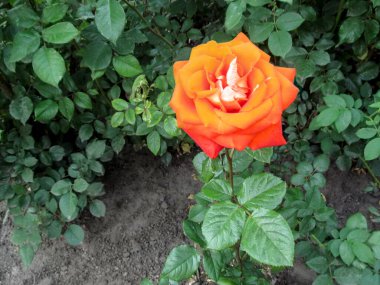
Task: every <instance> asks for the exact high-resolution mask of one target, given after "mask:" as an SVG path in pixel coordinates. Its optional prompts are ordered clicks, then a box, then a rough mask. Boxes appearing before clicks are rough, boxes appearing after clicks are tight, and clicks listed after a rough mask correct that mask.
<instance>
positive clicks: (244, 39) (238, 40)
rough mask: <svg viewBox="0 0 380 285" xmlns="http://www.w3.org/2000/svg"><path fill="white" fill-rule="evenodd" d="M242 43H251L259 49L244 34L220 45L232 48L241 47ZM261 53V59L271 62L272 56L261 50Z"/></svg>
mask: <svg viewBox="0 0 380 285" xmlns="http://www.w3.org/2000/svg"><path fill="white" fill-rule="evenodd" d="M241 43H250V44H251V45H253V46H254V47H256V48H257V46H256V45H255V44H253V43H252V42H251V40H250V39H249V38H248V37H247V36H246V35H245V34H243V33H239V34H238V35H237V36H236V37H235V38H234V39H233V40H232V41H229V42H226V43H222V44H220V45H227V46H230V47H232V46H236V45H240V44H241ZM258 49H259V48H258ZM259 52H260V56H261V59H263V60H265V61H269V60H270V56H269V55H268V54H267V53H265V52H264V51H262V50H261V49H259Z"/></svg>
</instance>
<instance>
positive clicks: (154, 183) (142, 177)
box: [0, 151, 378, 285]
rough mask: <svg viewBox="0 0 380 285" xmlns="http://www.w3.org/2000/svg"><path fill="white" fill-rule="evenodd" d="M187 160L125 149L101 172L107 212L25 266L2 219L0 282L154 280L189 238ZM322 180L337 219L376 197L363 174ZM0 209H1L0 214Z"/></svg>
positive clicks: (292, 283)
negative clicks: (74, 241) (165, 160)
mask: <svg viewBox="0 0 380 285" xmlns="http://www.w3.org/2000/svg"><path fill="white" fill-rule="evenodd" d="M191 160H192V157H191V156H185V157H181V158H180V159H173V163H172V164H171V166H169V167H164V166H163V165H162V164H161V163H160V161H159V159H157V158H154V157H153V156H152V155H151V154H149V153H146V152H139V153H131V152H128V151H127V152H124V153H122V154H121V155H120V156H119V157H118V159H117V160H115V161H114V162H113V163H111V165H110V167H109V169H108V170H107V174H106V177H105V181H104V183H105V184H106V195H105V196H104V197H103V201H104V202H105V204H106V206H107V214H106V217H104V218H101V219H95V218H92V217H91V216H90V215H89V214H85V215H84V217H83V218H81V220H80V221H79V223H80V224H81V225H83V226H84V228H85V230H86V238H85V242H84V243H83V245H81V246H79V247H71V246H68V245H66V244H65V243H64V242H63V241H62V240H58V241H48V242H45V243H44V244H43V246H42V248H41V249H40V250H39V252H38V253H37V255H36V257H35V260H34V262H33V264H32V266H31V267H30V268H29V269H28V270H23V268H22V266H21V263H20V260H19V258H18V253H17V251H16V249H15V247H13V246H12V245H11V244H10V242H9V235H10V230H11V224H10V222H9V221H8V222H7V223H6V224H5V225H3V226H2V227H1V224H0V284H1V285H13V284H14V285H21V284H23V285H29V284H36V285H52V284H58V285H59V284H81V285H82V284H88V285H90V284H96V285H98V284H131V285H138V284H139V281H140V280H141V279H142V278H144V277H150V278H152V279H154V280H157V278H158V276H159V273H160V270H161V268H162V265H163V263H164V261H165V258H166V256H167V254H168V253H169V251H170V250H171V249H172V248H173V247H175V246H176V245H179V244H182V243H185V242H186V239H185V237H184V235H183V233H182V225H181V222H182V220H183V219H184V218H185V216H186V214H187V209H188V207H189V205H190V203H191V201H190V200H189V199H188V196H189V195H190V194H191V193H196V192H197V191H198V190H199V187H200V183H199V182H197V181H195V180H194V178H193V174H194V170H193V167H192V163H191ZM327 181H328V185H327V187H326V189H325V190H324V194H325V196H326V198H327V201H328V203H329V204H330V205H332V206H334V207H335V208H336V209H337V213H338V216H339V218H340V221H344V220H345V217H347V215H349V214H351V213H354V212H356V211H358V210H360V211H363V212H367V210H366V209H367V207H368V205H370V204H372V205H373V204H375V203H378V199H376V198H375V197H371V196H370V195H364V194H363V192H362V189H364V188H365V187H366V186H367V184H368V181H369V180H368V178H367V177H366V176H365V175H358V174H355V173H353V172H346V173H344V172H339V171H337V170H336V169H332V170H330V171H329V173H328V175H327ZM342 193H343V194H342ZM377 205H378V204H377ZM3 210H4V209H3ZM1 212H2V211H1V208H0V220H2V217H3V216H4V212H3V213H1ZM312 278H313V275H312V273H311V272H310V271H308V270H307V269H306V268H304V266H302V264H297V266H296V267H295V269H293V270H291V271H288V272H286V273H284V274H282V275H281V276H280V278H279V280H278V281H277V284H278V285H280V284H281V285H282V284H288V285H297V284H299V285H307V284H311V282H312V281H311V280H312Z"/></svg>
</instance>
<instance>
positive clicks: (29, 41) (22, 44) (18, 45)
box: [9, 30, 40, 62]
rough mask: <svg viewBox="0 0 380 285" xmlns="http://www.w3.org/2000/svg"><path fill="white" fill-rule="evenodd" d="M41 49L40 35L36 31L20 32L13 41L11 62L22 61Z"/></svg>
mask: <svg viewBox="0 0 380 285" xmlns="http://www.w3.org/2000/svg"><path fill="white" fill-rule="evenodd" d="M39 47H40V35H39V34H38V33H37V32H36V31H34V30H25V31H20V32H18V33H17V34H16V36H15V37H14V39H13V45H12V49H11V54H10V57H9V61H10V62H16V61H20V60H22V59H23V58H25V57H26V56H27V55H29V54H31V53H34V52H35V51H36V50H37V49H38V48H39Z"/></svg>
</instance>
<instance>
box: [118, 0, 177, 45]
mask: <svg viewBox="0 0 380 285" xmlns="http://www.w3.org/2000/svg"><path fill="white" fill-rule="evenodd" d="M124 2H125V3H126V4H127V5H128V7H129V8H131V9H132V10H133V12H135V13H136V15H137V16H139V17H140V19H141V20H142V21H143V22H144V23H145V24H146V25H147V27H148V29H149V31H151V32H152V33H153V34H154V35H156V36H157V37H159V38H160V39H161V40H162V41H164V42H165V43H166V44H167V45H168V46H169V47H170V48H171V49H173V48H174V46H173V45H172V44H171V42H169V41H168V40H167V39H166V38H164V37H163V36H162V35H161V34H160V33H158V32H156V31H155V30H153V29H152V27H151V26H150V23H149V22H148V21H147V20H146V19H145V18H144V16H143V15H142V14H141V13H140V11H139V10H137V8H136V7H135V6H133V5H132V4H131V3H129V2H128V0H124Z"/></svg>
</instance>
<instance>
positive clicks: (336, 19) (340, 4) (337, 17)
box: [333, 0, 345, 32]
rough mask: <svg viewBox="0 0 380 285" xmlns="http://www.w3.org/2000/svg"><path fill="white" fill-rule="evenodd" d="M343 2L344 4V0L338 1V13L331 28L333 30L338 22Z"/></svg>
mask: <svg viewBox="0 0 380 285" xmlns="http://www.w3.org/2000/svg"><path fill="white" fill-rule="evenodd" d="M344 4H345V0H340V1H339V7H338V13H337V14H336V18H335V25H334V28H333V32H334V31H335V30H336V28H337V27H338V23H339V20H340V17H341V15H342V12H343V8H344Z"/></svg>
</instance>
